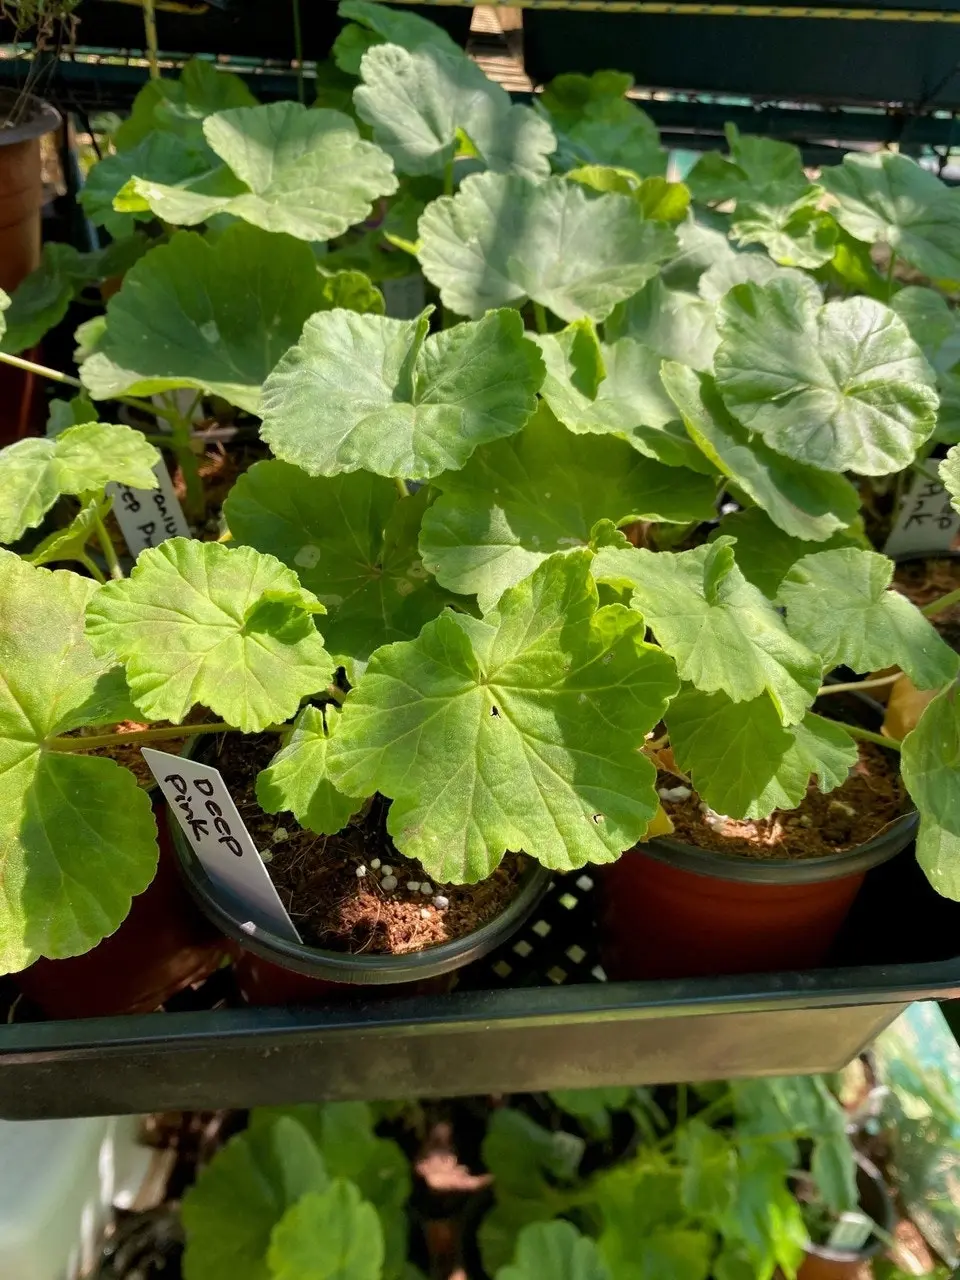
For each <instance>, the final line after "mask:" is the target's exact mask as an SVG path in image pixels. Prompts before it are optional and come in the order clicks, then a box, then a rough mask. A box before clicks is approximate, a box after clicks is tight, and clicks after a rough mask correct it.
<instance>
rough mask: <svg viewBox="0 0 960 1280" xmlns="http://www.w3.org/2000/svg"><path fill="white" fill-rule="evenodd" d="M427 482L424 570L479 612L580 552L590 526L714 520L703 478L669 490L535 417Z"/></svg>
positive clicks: (593, 441) (588, 441)
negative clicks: (431, 496) (435, 494)
mask: <svg viewBox="0 0 960 1280" xmlns="http://www.w3.org/2000/svg"><path fill="white" fill-rule="evenodd" d="M435 483H436V486H437V488H439V489H440V491H441V497H440V498H439V499H438V500H437V501H436V502H435V503H434V504H433V506H432V507H430V508H429V509H428V511H427V513H426V515H425V516H424V520H423V530H422V533H421V535H420V549H421V551H422V553H423V556H424V562H425V564H426V566H427V568H428V569H429V570H430V572H431V573H434V574H436V576H437V581H438V582H440V583H442V585H443V586H445V587H449V588H450V589H451V590H452V591H459V592H462V593H465V594H468V595H469V594H472V593H473V592H476V594H477V598H478V601H479V604H480V608H481V609H484V610H486V609H491V608H493V606H494V604H495V603H496V602H497V600H498V599H499V598H500V596H501V595H502V594H503V592H504V591H505V590H506V589H507V588H508V587H512V586H514V585H515V584H516V583H518V582H520V581H521V579H523V578H525V577H527V576H528V574H531V573H532V572H533V571H534V569H536V567H537V566H538V565H539V564H541V563H542V562H543V561H544V560H546V559H548V558H549V557H550V556H552V555H555V554H558V553H563V554H571V553H574V552H576V551H577V550H578V548H579V549H582V548H583V547H586V546H588V545H589V544H590V543H591V541H592V538H593V530H594V526H595V525H596V524H597V522H598V521H600V520H603V519H610V520H613V521H614V522H615V523H617V524H628V523H630V522H631V521H633V520H664V521H667V522H668V523H669V522H676V523H680V524H686V523H687V522H690V521H696V520H709V519H711V518H712V516H713V512H714V486H713V483H712V481H711V480H710V479H709V478H708V477H706V476H694V475H690V476H687V477H686V478H685V480H684V483H683V484H677V482H676V476H675V472H674V471H673V470H672V469H670V468H668V467H663V466H661V465H660V464H659V463H657V462H652V461H650V460H649V459H648V458H644V457H641V456H640V455H639V454H637V453H635V452H634V451H633V450H632V449H631V448H630V446H629V445H628V444H626V442H624V441H622V440H618V439H616V438H615V437H600V436H575V435H571V433H570V432H569V431H567V430H565V428H564V427H562V426H561V425H560V424H559V423H558V422H557V421H556V419H555V418H554V417H553V416H552V414H550V413H549V412H548V411H544V410H541V411H540V412H538V413H537V414H535V415H534V417H533V418H531V420H530V422H529V423H528V424H527V426H526V427H525V428H524V430H523V431H522V432H521V433H520V434H519V435H516V436H511V437H510V439H509V440H500V441H497V442H496V443H495V444H489V445H484V446H483V447H482V448H481V449H478V450H477V452H476V453H475V454H474V455H473V457H472V458H471V459H470V461H469V462H468V463H467V465H466V466H465V467H464V469H463V470H462V471H453V472H448V473H447V474H446V475H443V476H440V477H439V478H438V479H437V481H436V482H435Z"/></svg>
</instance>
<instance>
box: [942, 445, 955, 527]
mask: <svg viewBox="0 0 960 1280" xmlns="http://www.w3.org/2000/svg"><path fill="white" fill-rule="evenodd" d="M938 469H939V472H940V479H941V481H942V482H943V487H944V488H945V489H946V491H947V493H949V495H950V501H951V503H952V504H953V509H954V511H956V512H958V513H960V445H954V446H953V448H952V449H949V450H948V451H947V456H946V457H945V458H944V460H943V461H942V462H941V463H940V466H939V468H938Z"/></svg>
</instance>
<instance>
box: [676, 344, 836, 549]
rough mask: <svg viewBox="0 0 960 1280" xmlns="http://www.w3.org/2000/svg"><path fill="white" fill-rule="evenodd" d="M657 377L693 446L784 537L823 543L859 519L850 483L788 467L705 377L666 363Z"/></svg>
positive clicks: (788, 462) (801, 466) (799, 464)
mask: <svg viewBox="0 0 960 1280" xmlns="http://www.w3.org/2000/svg"><path fill="white" fill-rule="evenodd" d="M660 376H661V380H662V382H663V385H664V388H665V389H666V391H667V394H668V395H669V396H670V397H671V399H672V400H673V402H674V404H675V405H676V406H677V410H678V411H679V413H680V415H681V417H682V419H683V424H684V426H685V427H686V429H687V432H688V433H689V435H690V438H691V439H692V440H693V442H694V443H695V444H696V445H697V447H698V448H699V449H700V450H701V452H702V453H703V454H704V455H705V456H706V458H708V459H709V461H710V462H712V463H713V465H714V466H715V467H716V468H717V470H718V471H721V472H722V473H723V474H724V475H725V476H727V477H728V478H729V479H730V480H731V481H733V483H734V484H736V486H737V488H738V489H740V490H742V491H743V492H744V493H745V494H746V495H747V497H748V498H749V499H750V500H751V501H752V502H755V503H756V504H757V506H758V507H761V508H762V509H763V510H764V511H765V512H766V513H767V515H768V516H769V517H770V519H771V520H772V521H773V523H774V524H775V525H777V526H778V527H779V528H780V529H782V530H783V531H784V533H787V534H790V535H791V536H792V537H795V538H803V539H806V540H808V541H810V542H823V541H825V540H826V539H827V538H829V537H831V536H832V535H833V534H835V533H837V532H839V531H840V530H841V529H845V528H847V526H848V525H850V524H851V523H852V522H853V521H854V520H855V519H856V518H857V513H858V511H859V509H860V498H859V495H858V493H857V491H856V489H855V488H854V487H853V485H852V484H851V483H850V481H849V480H847V479H846V478H845V477H844V476H838V475H834V474H832V473H831V472H829V471H820V470H819V469H818V468H816V467H808V466H806V465H805V464H804V463H802V462H792V461H791V460H790V459H789V458H785V457H783V455H782V454H779V453H775V452H774V450H773V449H769V448H767V446H766V445H765V444H764V443H763V441H762V440H759V439H758V438H757V437H756V436H751V435H750V433H749V432H748V431H747V430H746V429H745V428H744V427H742V426H741V425H740V423H739V422H737V421H736V420H735V419H734V418H732V417H731V416H730V414H729V413H728V412H727V409H726V406H725V405H724V403H723V401H722V400H721V399H720V394H719V392H718V391H717V387H716V383H715V382H714V380H713V378H712V377H710V375H709V374H697V373H695V372H694V371H693V370H692V369H688V368H686V367H685V366H684V365H681V364H672V363H665V364H664V365H663V367H662V370H661V375H660Z"/></svg>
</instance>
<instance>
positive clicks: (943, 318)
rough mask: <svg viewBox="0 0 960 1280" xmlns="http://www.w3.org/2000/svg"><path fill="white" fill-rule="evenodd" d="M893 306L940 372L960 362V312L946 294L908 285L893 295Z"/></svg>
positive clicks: (915, 340) (945, 371) (891, 302)
mask: <svg viewBox="0 0 960 1280" xmlns="http://www.w3.org/2000/svg"><path fill="white" fill-rule="evenodd" d="M890 306H891V308H892V310H894V311H895V312H896V313H897V315H898V316H899V317H900V319H901V320H902V321H903V322H904V324H905V325H906V326H907V328H908V329H909V330H910V336H911V337H912V338H913V340H914V342H915V343H916V344H917V346H918V347H920V349H921V350H922V351H923V354H924V355H925V356H926V357H927V359H928V360H929V361H930V363H931V364H932V365H933V367H934V369H936V371H937V373H948V372H949V371H950V370H951V369H953V368H954V367H955V366H956V365H957V364H960V316H958V315H957V312H956V311H955V310H954V309H953V308H952V307H951V306H950V305H949V303H948V302H947V300H946V298H944V296H943V294H940V293H937V292H936V290H934V289H924V288H922V287H921V286H920V285H908V286H907V288H905V289H901V290H900V291H899V292H898V293H895V294H894V295H893V297H892V298H891V299H890Z"/></svg>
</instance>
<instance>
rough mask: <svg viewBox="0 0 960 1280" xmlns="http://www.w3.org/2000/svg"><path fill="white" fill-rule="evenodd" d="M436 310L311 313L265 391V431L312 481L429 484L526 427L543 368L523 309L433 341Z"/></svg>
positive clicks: (461, 327)
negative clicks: (343, 477) (371, 475)
mask: <svg viewBox="0 0 960 1280" xmlns="http://www.w3.org/2000/svg"><path fill="white" fill-rule="evenodd" d="M429 316H430V312H429V311H425V312H424V313H423V315H421V316H420V317H419V319H417V320H390V319H386V318H384V317H382V316H369V315H368V316H358V315H355V314H354V313H353V312H350V311H342V310H334V311H330V312H327V313H325V314H322V315H315V316H313V317H312V318H311V319H310V320H309V321H308V323H307V325H306V328H305V329H304V332H303V337H302V338H301V340H300V342H299V343H298V344H297V345H296V346H295V347H293V348H292V349H291V350H290V351H288V352H287V354H286V355H285V356H284V357H283V359H282V360H281V361H280V363H279V365H278V366H277V368H276V370H275V371H274V373H273V374H272V376H271V377H270V378H269V379H268V381H267V384H266V386H265V387H264V391H263V415H262V416H263V427H262V430H261V435H262V437H263V439H264V440H265V441H266V442H267V444H268V445H269V446H270V448H271V449H272V450H273V452H274V453H275V454H277V455H278V456H279V457H281V458H283V459H284V460H285V461H287V462H293V463H296V465H297V466H300V467H302V468H303V470H304V471H306V472H307V473H308V474H309V475H313V476H317V475H327V476H332V475H336V474H338V473H339V472H342V471H356V470H359V469H363V470H366V471H373V472H376V474H377V475H383V476H398V477H406V478H408V479H414V480H426V479H430V478H431V477H432V476H436V475H439V474H440V472H441V471H444V470H449V469H454V470H455V469H456V468H458V467H462V466H463V464H464V463H465V462H466V460H467V459H468V458H469V457H470V454H471V453H472V452H473V451H474V449H475V448H476V447H477V445H480V444H485V443H486V442H488V441H490V440H495V439H497V438H498V437H499V436H505V435H512V434H513V433H514V432H515V431H519V430H520V428H521V427H522V426H523V424H524V423H525V422H526V420H527V418H528V417H529V416H530V414H531V413H532V412H533V410H534V409H535V407H536V391H537V389H538V388H539V386H540V383H541V381H542V380H543V364H542V362H541V360H540V355H539V352H538V351H537V348H536V346H535V345H534V344H533V343H532V342H530V341H529V340H528V339H526V338H525V337H524V336H523V322H522V320H521V318H520V316H519V315H518V314H517V312H515V311H511V310H507V309H504V310H501V311H494V312H491V313H489V314H488V315H486V316H484V318H483V319H482V320H479V321H477V322H476V323H474V324H459V325H456V326H455V327H454V328H452V329H444V330H442V331H441V332H440V333H434V334H430V335H429V336H428V333H427V330H428V327H429Z"/></svg>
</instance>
